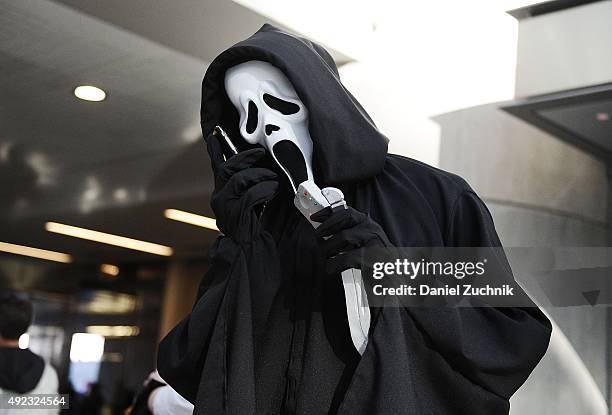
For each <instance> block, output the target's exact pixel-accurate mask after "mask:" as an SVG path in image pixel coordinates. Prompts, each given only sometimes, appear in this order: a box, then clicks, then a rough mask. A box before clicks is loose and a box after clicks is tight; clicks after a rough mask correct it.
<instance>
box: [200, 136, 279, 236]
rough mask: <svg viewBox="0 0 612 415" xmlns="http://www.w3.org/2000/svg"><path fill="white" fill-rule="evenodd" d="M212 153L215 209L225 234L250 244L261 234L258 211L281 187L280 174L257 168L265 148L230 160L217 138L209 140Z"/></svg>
mask: <svg viewBox="0 0 612 415" xmlns="http://www.w3.org/2000/svg"><path fill="white" fill-rule="evenodd" d="M207 143H208V153H209V154H210V158H211V161H212V167H213V172H214V175H215V190H214V191H213V193H212V198H211V203H210V204H211V206H212V209H213V212H214V213H215V216H216V219H217V226H218V228H219V230H220V231H221V232H223V233H224V234H225V235H227V236H229V237H231V238H232V239H234V240H235V241H237V242H248V241H251V240H252V239H253V237H255V236H256V235H257V234H258V233H259V232H260V229H259V218H258V216H257V208H258V207H260V206H261V205H263V204H264V203H265V202H267V201H269V200H271V199H272V198H273V197H274V196H275V195H276V193H277V191H278V188H279V182H278V175H277V174H276V173H275V172H273V171H272V170H269V169H266V168H263V167H255V164H256V163H257V162H258V161H260V160H261V159H262V158H263V157H264V155H265V149H263V148H254V149H250V150H247V151H243V152H241V153H239V154H237V155H235V156H233V157H231V158H230V159H228V160H227V161H226V160H224V157H223V150H222V147H221V144H220V143H219V142H218V141H217V138H216V137H214V136H212V135H211V136H209V137H208V139H207Z"/></svg>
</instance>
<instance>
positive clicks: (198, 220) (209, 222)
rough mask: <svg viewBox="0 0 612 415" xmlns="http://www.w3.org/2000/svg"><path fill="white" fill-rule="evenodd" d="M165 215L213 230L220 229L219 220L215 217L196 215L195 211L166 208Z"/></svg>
mask: <svg viewBox="0 0 612 415" xmlns="http://www.w3.org/2000/svg"><path fill="white" fill-rule="evenodd" d="M164 216H165V217H166V218H168V219H172V220H177V221H179V222H184V223H188V224H190V225H195V226H200V227H202V228H206V229H210V230H213V231H218V230H219V228H218V227H217V221H216V220H214V219H213V218H209V217H208V216H202V215H196V214H195V213H190V212H185V211H184V210H178V209H166V210H165V211H164Z"/></svg>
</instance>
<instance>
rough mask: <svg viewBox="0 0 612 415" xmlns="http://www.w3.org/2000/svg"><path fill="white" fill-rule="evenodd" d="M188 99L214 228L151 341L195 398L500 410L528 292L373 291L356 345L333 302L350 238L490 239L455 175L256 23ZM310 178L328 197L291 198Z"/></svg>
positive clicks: (354, 265)
mask: <svg viewBox="0 0 612 415" xmlns="http://www.w3.org/2000/svg"><path fill="white" fill-rule="evenodd" d="M201 116H202V131H203V134H204V137H206V142H207V145H208V151H209V154H210V156H211V161H212V168H213V171H214V176H215V189H214V191H213V193H212V198H211V205H212V208H213V211H214V213H215V215H216V218H217V224H218V226H219V229H220V230H221V231H222V235H220V236H219V238H218V239H217V240H216V242H215V244H214V246H213V247H212V248H211V251H210V268H209V270H208V272H207V273H206V275H205V277H204V278H203V280H202V283H201V285H200V289H199V292H198V299H197V301H196V303H195V305H194V307H193V309H192V312H191V314H190V315H189V316H188V317H187V318H185V319H184V320H183V321H182V322H180V323H179V324H178V325H177V326H176V327H175V328H174V329H173V330H172V331H171V332H170V333H169V334H168V335H167V336H166V338H165V339H164V340H163V341H162V343H161V344H160V347H159V353H158V370H159V372H160V375H161V376H162V377H163V378H164V379H165V380H166V381H167V382H168V383H169V384H170V385H171V386H172V388H174V389H175V390H176V391H177V392H178V393H180V394H181V395H182V396H183V397H185V398H186V399H187V400H189V401H190V402H192V403H193V404H194V405H195V410H194V414H207V415H208V414H215V415H217V414H239V415H246V414H305V415H306V414H351V415H360V414H363V415H372V414H381V415H384V414H389V415H391V414H393V415H396V414H424V413H427V414H436V415H438V414H469V415H480V414H487V415H489V414H505V413H508V411H509V402H508V400H509V398H510V396H511V395H512V394H513V393H514V392H515V391H516V390H517V389H518V388H519V387H520V386H521V385H522V384H523V382H524V381H525V380H526V379H527V377H528V376H529V374H530V373H531V371H532V370H533V368H534V367H535V366H536V365H537V363H538V362H539V360H540V359H541V357H542V356H543V354H544V353H545V351H546V348H547V345H548V340H549V336H550V332H551V326H550V322H549V321H548V320H547V319H546V317H545V316H544V315H543V314H542V313H541V312H540V310H539V309H538V308H537V307H535V305H533V304H532V303H531V304H530V305H531V306H529V307H500V308H496V307H477V308H457V307H414V308H413V307H389V308H386V307H371V308H370V309H368V310H367V311H368V313H367V316H366V317H367V318H368V325H367V327H368V329H367V331H366V340H367V341H366V343H364V344H363V345H364V346H365V347H361V346H360V345H359V344H358V342H357V341H356V339H357V338H356V337H355V336H354V330H353V328H354V326H353V325H352V323H353V322H354V321H353V318H354V316H352V315H351V311H350V310H349V308H347V306H348V304H349V293H348V291H347V290H345V288H346V285H345V284H344V285H343V282H344V276H345V273H346V272H349V271H350V272H353V271H355V270H356V269H358V268H359V267H360V262H361V250H362V248H364V247H463V246H466V247H472V246H473V247H496V246H500V241H499V239H498V237H497V234H496V232H495V227H494V225H493V221H492V218H491V215H490V213H489V211H488V210H487V208H486V207H485V205H484V204H483V202H482V201H481V200H480V199H479V198H478V196H477V195H476V194H475V193H474V191H473V190H472V189H471V188H470V186H469V185H468V184H467V183H466V182H465V181H464V180H462V179H461V178H460V177H458V176H456V175H453V174H450V173H447V172H444V171H441V170H439V169H436V168H433V167H430V166H428V165H426V164H423V163H421V162H418V161H415V160H412V159H409V158H406V157H402V156H398V155H393V154H388V153H387V143H388V140H387V138H386V137H385V136H384V135H383V134H381V133H380V131H378V129H377V128H376V126H375V124H374V122H373V121H372V119H371V118H370V117H369V116H368V114H367V113H366V111H365V110H364V109H363V108H362V107H361V105H360V104H359V103H358V102H357V100H356V99H355V98H354V97H353V96H352V95H351V94H350V92H348V91H347V90H346V88H345V87H344V86H343V85H342V83H341V81H340V77H339V74H338V70H337V68H336V66H335V64H334V61H333V59H332V58H331V56H330V55H329V54H328V53H327V52H326V51H325V50H324V49H323V48H322V47H321V46H319V45H317V44H315V43H313V42H311V41H309V40H307V39H303V38H300V37H297V36H294V35H291V34H288V33H285V32H283V31H281V30H279V29H277V28H275V27H273V26H271V25H264V26H263V27H262V28H261V29H260V30H259V31H258V32H257V33H255V34H254V35H253V36H251V37H250V38H248V39H246V40H244V41H242V42H239V43H238V44H236V45H234V46H232V47H230V48H229V49H227V50H225V51H224V52H222V53H221V54H220V55H219V56H217V57H216V58H215V59H214V61H213V62H212V63H211V64H210V66H209V68H208V70H207V72H206V75H205V77H204V81H203V86H202V113H201ZM216 126H220V127H221V128H216ZM224 137H230V138H231V140H233V141H234V143H233V144H228V145H224V140H221V139H220V138H224ZM234 147H235V148H234ZM314 183H316V184H317V185H319V186H320V188H316V187H315V188H314V189H315V192H313V194H314V193H317V192H318V193H317V195H318V196H320V195H321V194H324V193H325V192H326V191H328V190H329V189H332V190H333V188H335V189H337V190H338V191H341V195H342V196H343V198H342V200H341V202H342V203H341V207H340V208H338V209H335V208H334V209H326V210H325V211H321V212H320V213H318V214H315V215H314V216H309V215H305V214H304V212H303V211H302V210H301V208H300V204H299V203H297V202H296V204H295V205H294V199H295V198H296V195H297V197H301V195H302V194H307V193H308V194H309V192H303V193H299V192H298V193H296V192H297V191H298V190H300V189H302V190H303V188H302V185H304V184H305V185H308V186H310V185H313V184H314ZM331 186H333V188H331ZM321 189H322V190H321ZM326 189H327V190H326ZM324 196H326V197H327V196H330V195H329V194H327V195H324ZM332 196H333V195H332ZM336 196H337V194H336ZM296 200H297V199H296ZM315 200H316V201H318V200H319V199H316V198H315ZM336 200H340V199H338V198H336ZM328 201H329V204H330V205H331V206H335V205H334V204H333V203H335V202H333V203H332V201H330V200H328ZM309 206H311V207H312V204H311V205H309ZM315 227H316V229H315ZM502 260H503V261H505V258H503V259H502ZM353 275H355V274H353Z"/></svg>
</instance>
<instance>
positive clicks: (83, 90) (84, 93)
mask: <svg viewBox="0 0 612 415" xmlns="http://www.w3.org/2000/svg"><path fill="white" fill-rule="evenodd" d="M74 96H76V97H77V98H80V99H82V100H84V101H93V102H99V101H104V99H105V98H106V92H104V91H103V90H101V89H100V88H98V87H96V86H93V85H80V86H77V87H76V88H74Z"/></svg>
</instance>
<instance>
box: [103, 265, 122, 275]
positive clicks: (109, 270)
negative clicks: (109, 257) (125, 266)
mask: <svg viewBox="0 0 612 415" xmlns="http://www.w3.org/2000/svg"><path fill="white" fill-rule="evenodd" d="M100 272H102V273H103V274H105V275H108V276H110V277H116V276H117V275H119V267H118V266H117V265H111V264H102V265H100Z"/></svg>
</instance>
